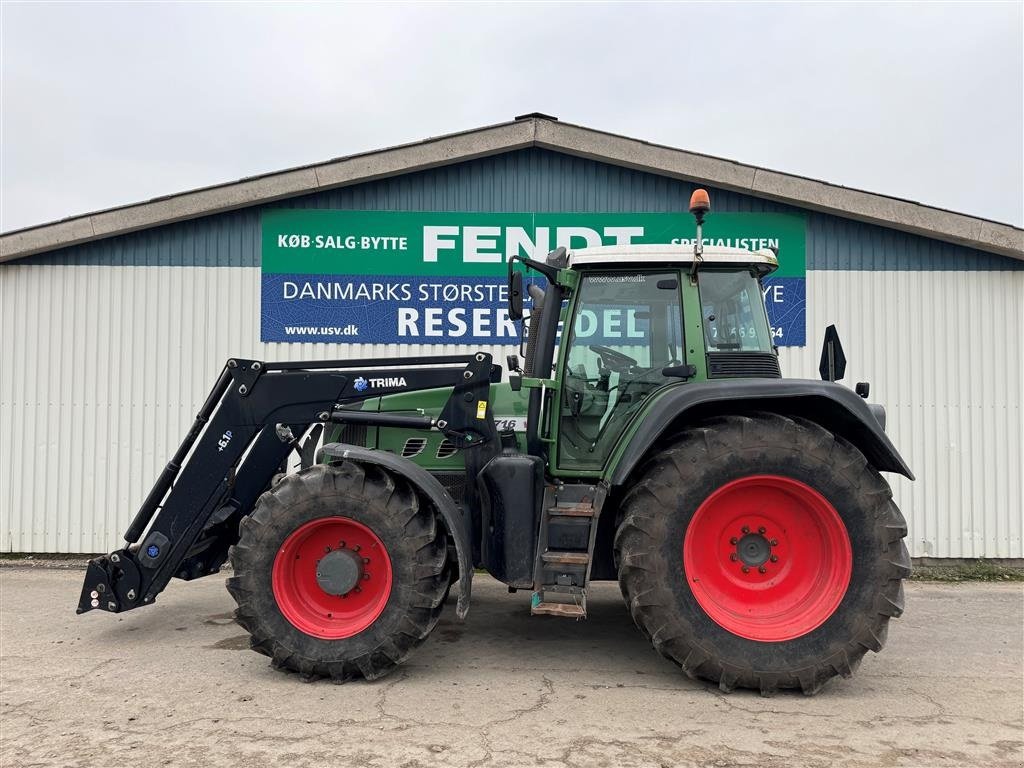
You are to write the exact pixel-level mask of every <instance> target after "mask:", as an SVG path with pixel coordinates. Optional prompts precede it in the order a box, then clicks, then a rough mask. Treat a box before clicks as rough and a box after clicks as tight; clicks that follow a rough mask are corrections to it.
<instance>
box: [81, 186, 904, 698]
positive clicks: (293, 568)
mask: <svg viewBox="0 0 1024 768" xmlns="http://www.w3.org/2000/svg"><path fill="white" fill-rule="evenodd" d="M709 209H710V205H709V201H708V197H707V194H706V193H705V192H703V190H698V191H697V192H695V193H694V197H693V199H692V200H691V212H692V213H693V214H694V215H695V217H696V221H697V236H696V238H695V246H694V247H693V248H692V249H686V248H684V247H682V246H669V245H642V246H640V245H630V246H611V247H601V248H587V249H583V250H577V251H566V250H565V249H563V248H559V249H557V250H555V251H553V252H552V253H551V254H549V255H548V257H547V258H546V260H544V261H540V260H533V259H528V258H521V257H516V258H515V259H513V260H512V261H511V262H510V263H509V286H508V287H509V314H510V316H511V317H512V318H513V319H514V320H523V319H524V315H525V313H526V312H525V309H524V303H525V302H524V300H525V299H527V298H529V299H530V300H531V304H532V306H531V308H530V311H529V316H528V319H527V320H525V321H524V324H525V326H526V327H525V328H524V331H525V333H524V337H525V341H524V349H523V350H521V354H522V355H523V358H524V364H523V366H522V367H520V363H519V359H518V356H517V355H509V359H508V367H509V372H508V376H507V381H503V378H504V377H503V371H502V369H501V367H500V366H498V365H494V364H493V363H492V361H491V358H490V356H489V355H487V354H484V353H478V354H475V355H468V356H448V357H429V358H422V359H415V358H411V359H410V358H402V359H377V360H347V361H338V360H334V361H321V362H315V363H265V362H262V361H257V360H242V359H232V360H229V361H228V362H227V364H226V365H225V367H224V369H223V370H222V372H221V375H220V377H219V378H218V381H217V383H216V384H215V386H214V388H213V390H212V391H211V393H210V396H209V397H208V399H207V401H206V403H205V404H204V405H203V407H202V409H201V410H200V412H199V415H198V416H197V418H196V420H195V423H194V424H193V426H192V428H191V429H190V431H189V433H188V435H187V436H186V438H185V440H184V441H183V442H182V444H181V447H180V448H179V449H178V451H177V453H176V454H175V455H174V457H173V458H172V459H171V461H170V462H169V463H168V465H167V467H166V468H165V470H164V471H163V473H162V474H161V476H160V477H159V479H158V480H157V482H156V484H155V486H154V488H153V490H152V491H151V492H150V494H149V496H148V497H147V499H146V500H145V502H144V503H143V505H142V507H141V508H140V510H139V512H138V514H137V515H136V517H135V519H134V520H133V521H132V523H131V525H130V527H129V529H128V531H127V533H126V534H125V539H126V545H125V547H123V548H122V549H119V550H117V551H116V552H113V553H111V554H109V555H106V556H103V557H99V558H96V559H95V560H93V561H91V562H90V564H89V568H88V571H87V574H86V579H85V584H84V586H83V589H82V594H81V598H80V601H79V606H78V611H79V613H83V612H86V611H89V610H92V609H101V610H106V611H110V612H114V613H117V612H121V611H126V610H131V609H133V608H137V607H140V606H143V605H147V604H149V603H152V602H153V600H154V599H155V598H156V596H157V595H158V594H159V593H160V592H161V591H162V590H163V589H164V587H165V586H166V585H167V584H168V582H169V581H170V579H171V578H179V579H184V580H191V579H194V578H199V577H203V576H207V575H209V574H212V573H216V572H217V571H218V570H219V569H220V568H221V566H222V565H224V564H225V562H227V560H228V559H230V562H231V565H232V567H233V571H234V573H233V575H232V576H231V577H230V578H229V579H228V582H227V585H228V590H229V591H230V593H231V595H232V596H233V597H234V599H235V600H236V602H237V604H238V608H237V611H236V618H237V621H238V623H239V624H241V625H242V626H243V627H244V628H245V629H246V630H248V632H249V633H250V635H251V644H252V648H253V649H254V650H256V651H259V652H260V653H263V654H266V655H267V656H270V657H271V658H272V660H273V663H274V665H275V666H278V667H280V668H284V669H289V670H294V671H296V672H299V673H301V674H302V675H304V676H307V677H330V678H334V679H338V680H346V679H351V678H354V677H363V678H365V679H367V680H372V679H375V678H378V677H381V676H382V675H385V674H387V673H388V672H390V671H391V670H393V669H394V668H395V667H397V666H398V665H399V664H401V663H402V662H403V661H404V660H405V659H406V658H407V657H408V656H409V654H410V653H412V651H413V649H414V648H416V647H417V646H418V645H420V644H421V643H422V642H423V641H424V640H425V639H426V638H427V637H428V636H429V635H430V632H431V631H432V630H433V628H434V627H435V625H436V624H437V621H438V618H439V617H440V615H441V612H442V610H443V609H444V607H445V604H446V602H447V597H448V593H449V590H450V588H451V587H452V586H456V588H457V594H458V600H457V604H456V607H455V611H456V614H457V615H458V616H459V617H460V618H462V617H465V615H466V613H467V611H468V609H469V604H470V597H471V587H472V580H473V574H474V571H475V569H477V568H483V569H485V570H486V571H487V572H488V573H490V574H491V575H492V576H494V578H496V579H498V580H500V581H502V582H504V583H505V584H507V585H508V586H509V588H510V591H514V590H517V589H525V590H531V591H532V601H531V611H532V613H533V614H538V615H548V616H556V617H563V618H568V619H573V620H577V619H584V618H585V617H586V615H587V593H588V589H589V585H590V584H591V582H593V581H595V580H618V582H619V586H620V588H621V590H622V596H623V598H624V600H625V603H626V606H627V608H628V610H629V612H630V614H631V615H632V617H633V620H634V621H635V622H636V625H637V626H638V627H639V628H640V631H641V632H643V633H644V634H645V635H646V636H647V637H648V638H650V640H651V642H652V643H653V645H654V647H655V648H656V649H657V651H658V652H659V653H661V654H662V655H663V656H665V657H666V658H668V659H669V660H671V661H673V662H674V663H676V664H678V665H679V666H680V667H681V668H682V669H683V671H684V672H686V674H687V675H689V676H691V677H694V678H700V679H703V680H709V681H712V682H714V683H717V684H718V685H719V686H720V687H721V689H722V690H725V691H728V690H732V689H733V688H735V687H744V688H754V689H757V690H760V691H761V693H763V694H766V695H767V694H770V693H772V692H774V691H776V690H778V689H785V688H798V689H800V690H802V691H803V692H804V693H808V694H811V693H814V692H816V691H818V690H819V689H820V688H821V686H822V685H823V684H824V683H825V682H826V681H827V680H829V679H830V678H831V677H833V676H835V675H837V674H838V675H842V676H844V677H846V676H849V675H851V674H852V672H853V671H854V669H856V667H857V666H858V664H859V662H860V660H861V658H862V657H863V655H864V654H865V652H866V651H868V650H872V651H879V650H881V648H882V646H883V644H884V643H885V639H886V632H887V628H888V622H889V619H890V618H891V617H895V616H899V615H900V614H901V613H902V611H903V579H904V578H906V577H907V576H908V575H909V573H910V559H909V555H908V553H907V549H906V546H905V545H904V537H905V536H906V533H907V529H906V523H905V521H904V519H903V517H902V515H901V514H900V511H899V510H898V509H897V507H896V505H895V504H894V503H893V501H892V493H891V491H890V488H889V485H888V484H887V483H886V481H885V480H884V479H883V478H882V476H881V474H880V473H881V472H895V473H899V474H902V475H905V476H906V477H908V478H911V479H913V475H912V473H911V471H910V469H909V468H908V467H907V465H906V463H905V462H904V461H903V459H902V458H901V457H900V455H899V454H898V453H897V451H896V450H895V448H894V447H893V446H892V444H891V442H890V441H889V439H888V438H887V437H886V435H885V431H884V429H885V411H884V409H883V408H882V407H881V406H878V405H869V404H868V403H866V402H865V399H866V397H867V394H868V392H867V385H865V384H859V385H858V386H857V391H856V392H854V391H851V390H850V389H848V388H846V387H844V386H842V385H839V384H837V383H835V381H836V380H837V379H841V378H842V376H843V368H844V367H845V359H844V358H843V354H842V350H841V347H840V346H839V342H838V338H837V337H836V336H835V333H834V329H831V328H830V331H829V333H828V334H827V335H826V345H825V348H824V350H823V356H822V379H823V380H821V381H817V380H814V381H810V380H785V379H783V378H781V371H780V367H779V360H778V355H777V350H776V349H775V347H774V345H773V339H772V332H771V328H770V326H769V323H768V318H767V314H766V311H765V306H764V301H763V289H762V285H761V280H762V278H763V277H765V276H766V275H768V274H770V273H771V272H772V271H773V270H774V269H775V268H776V266H777V259H776V254H774V253H773V252H770V251H758V252H751V251H745V250H740V249H732V248H711V247H708V248H706V249H705V248H704V247H703V246H702V236H701V226H702V223H703V219H704V216H705V214H706V213H707V212H708V211H709ZM293 453H296V454H298V457H299V461H300V464H301V467H302V468H301V469H300V470H299V471H297V472H294V473H288V471H287V467H288V463H289V460H290V458H291V457H292V454H293Z"/></svg>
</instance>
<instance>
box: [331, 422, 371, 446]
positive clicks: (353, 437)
mask: <svg viewBox="0 0 1024 768" xmlns="http://www.w3.org/2000/svg"><path fill="white" fill-rule="evenodd" d="M335 442H337V443H345V444H346V445H366V425H365V424H345V425H343V426H342V428H341V431H340V432H339V433H338V437H337V439H336V440H335Z"/></svg>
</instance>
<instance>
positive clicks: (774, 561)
mask: <svg viewBox="0 0 1024 768" xmlns="http://www.w3.org/2000/svg"><path fill="white" fill-rule="evenodd" d="M769 560H771V561H772V562H773V563H777V562H779V556H778V555H772V556H771V557H770V558H769Z"/></svg>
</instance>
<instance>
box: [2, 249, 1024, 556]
mask: <svg viewBox="0 0 1024 768" xmlns="http://www.w3.org/2000/svg"><path fill="white" fill-rule="evenodd" d="M259 296H260V271H259V269H258V268H252V267H205V268H197V267H111V266H102V267H100V266H95V267H93V266H57V265H17V264H13V265H5V266H4V268H3V270H2V271H0V345H2V355H0V359H2V365H0V440H2V442H0V535H2V537H3V539H2V542H0V548H2V549H3V550H6V551H16V552H17V551H26V552H31V551H35V552H101V551H103V552H106V551H109V550H110V549H112V548H114V547H116V546H117V545H118V543H119V542H120V536H121V533H122V532H123V531H124V529H125V527H126V526H127V524H128V521H129V520H130V519H131V517H132V515H133V514H134V512H135V510H136V508H137V507H138V505H139V503H140V502H141V501H142V499H143V497H144V496H145V494H146V492H147V491H148V490H149V487H150V485H151V484H152V482H153V481H154V480H155V478H156V476H157V473H158V472H159V471H160V469H161V468H162V467H163V465H164V464H165V463H166V461H167V459H168V458H169V456H170V455H171V453H172V452H173V450H174V449H175V448H176V447H177V444H178V442H179V441H180V440H181V438H182V436H183V435H184V432H185V430H186V428H187V427H188V425H189V424H190V423H191V421H192V419H193V418H194V415H195V411H196V409H197V408H198V407H199V406H200V404H201V403H202V401H203V399H204V397H205V396H206V394H207V391H208V388H209V387H210V386H211V385H212V383H213V380H214V378H215V376H216V373H217V371H218V370H219V368H220V366H221V365H222V364H223V362H224V360H225V359H226V358H228V357H229V356H240V357H254V358H258V359H264V360H300V359H323V358H329V357H348V358H355V357H383V356H389V357H390V356H408V355H416V354H442V353H450V352H456V351H458V352H470V351H475V349H476V347H465V346H458V347H454V346H452V347H440V346H432V345H424V346H417V345H328V344H262V343H260V342H259V340H258V338H259V325H260V323H259ZM808 305H809V306H808V334H809V338H810V339H811V340H812V341H811V345H810V346H808V347H806V348H803V349H789V348H784V349H783V351H782V365H783V371H784V372H785V374H786V375H787V376H791V377H811V378H816V377H817V363H818V353H819V350H818V346H817V345H818V344H819V343H820V339H821V332H822V329H823V328H824V326H825V325H827V324H828V323H833V322H834V323H836V325H837V326H838V327H839V331H840V335H841V337H842V340H843V345H844V347H845V349H846V352H847V357H848V358H849V359H850V366H849V370H848V375H847V379H846V382H847V383H849V384H850V385H851V386H852V384H853V382H856V381H864V380H867V381H870V382H871V385H872V392H871V400H872V401H875V402H881V403H883V404H884V405H885V406H886V407H887V409H888V415H889V433H890V435H891V436H892V438H893V441H894V442H895V444H896V446H897V447H898V448H899V449H900V450H901V451H902V452H903V453H904V455H905V457H906V458H907V460H908V462H909V463H910V465H911V467H912V468H913V469H914V471H915V472H916V473H917V476H918V481H917V482H916V483H910V482H909V481H907V480H905V479H903V478H899V477H896V476H890V477H889V479H890V481H891V482H892V483H893V486H894V490H895V493H896V498H897V502H898V503H899V504H900V506H901V507H902V508H903V510H904V512H905V514H906V515H907V518H908V521H909V522H910V531H911V533H910V538H911V542H912V544H911V549H912V553H913V554H914V555H915V556H931V557H982V556H983V557H1017V558H1019V557H1022V556H1024V553H1022V548H1021V529H1022V523H1024V521H1022V517H1024V513H1022V500H1024V471H1022V467H1024V456H1022V448H1021V445H1022V442H1024V410H1022V401H1024V384H1022V382H1024V353H1022V345H1021V339H1022V338H1024V272H988V271H985V272H955V271H928V272H865V271H850V272H843V271H812V272H809V273H808ZM488 351H490V352H492V354H495V356H496V359H497V360H498V361H503V359H504V354H505V353H506V352H507V351H508V349H507V348H491V349H489V350H488Z"/></svg>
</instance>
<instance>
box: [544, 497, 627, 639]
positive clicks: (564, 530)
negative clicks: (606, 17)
mask: <svg viewBox="0 0 1024 768" xmlns="http://www.w3.org/2000/svg"><path fill="white" fill-rule="evenodd" d="M607 495H608V487H607V486H606V485H605V484H603V483H595V484H590V483H585V484H584V483H581V484H574V485H567V484H558V485H556V486H549V487H548V490H547V492H546V493H545V498H544V502H545V504H544V507H543V512H542V513H541V521H540V535H539V537H538V547H537V551H538V552H539V553H540V554H539V556H538V557H537V561H536V566H535V569H534V580H533V589H534V592H533V602H532V604H531V610H530V612H531V613H532V614H534V615H537V614H542V615H548V616H565V617H571V618H575V619H584V618H586V616H587V584H588V583H589V581H590V568H591V565H592V561H593V555H594V545H595V543H596V541H597V524H598V520H599V519H600V516H601V506H602V505H603V504H604V500H605V498H606V497H607Z"/></svg>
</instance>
